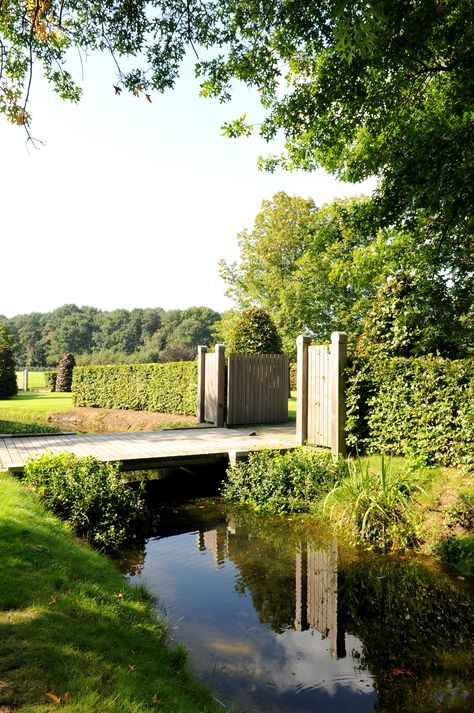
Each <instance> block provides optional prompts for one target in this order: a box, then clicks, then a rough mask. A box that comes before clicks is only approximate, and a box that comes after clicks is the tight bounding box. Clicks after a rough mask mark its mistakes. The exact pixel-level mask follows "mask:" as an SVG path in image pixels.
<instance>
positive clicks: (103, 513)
mask: <svg viewBox="0 0 474 713" xmlns="http://www.w3.org/2000/svg"><path fill="white" fill-rule="evenodd" d="M24 480H25V482H26V483H27V484H28V485H30V486H31V488H32V489H33V490H34V491H35V492H36V493H37V494H38V496H39V497H40V498H41V499H42V500H43V501H45V503H46V504H47V505H48V507H50V508H51V510H53V512H55V513H56V514H57V515H59V516H60V517H62V518H63V519H65V520H67V521H69V522H70V523H71V525H72V527H73V529H74V531H75V532H76V534H78V535H79V536H81V537H84V538H85V539H86V540H88V541H89V542H90V543H91V544H92V545H93V546H94V547H96V548H97V549H99V550H101V551H105V552H115V551H117V550H118V549H120V548H121V547H123V546H124V545H125V544H128V543H130V542H133V541H134V540H135V539H137V538H139V537H140V536H141V535H143V527H144V524H145V523H146V517H144V515H145V514H146V507H145V504H144V501H143V497H142V492H141V491H140V490H138V491H135V490H133V489H132V488H131V487H130V486H129V485H127V484H126V482H125V481H124V480H123V479H122V477H121V474H120V472H119V469H118V465H117V464H112V463H101V462H100V461H98V460H97V459H95V458H92V457H84V458H82V457H78V456H75V455H73V454H70V453H60V454H57V455H53V454H51V453H46V454H44V455H42V456H40V457H38V458H29V459H28V460H27V461H26V463H25V469H24Z"/></svg>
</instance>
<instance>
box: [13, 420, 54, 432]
mask: <svg viewBox="0 0 474 713" xmlns="http://www.w3.org/2000/svg"><path fill="white" fill-rule="evenodd" d="M0 433H9V434H20V433H35V434H37V433H60V430H59V428H56V427H55V426H47V425H46V424H44V423H23V422H21V421H7V420H5V419H3V418H2V419H0Z"/></svg>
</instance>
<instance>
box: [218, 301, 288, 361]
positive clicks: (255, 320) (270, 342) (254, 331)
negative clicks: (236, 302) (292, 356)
mask: <svg viewBox="0 0 474 713" xmlns="http://www.w3.org/2000/svg"><path fill="white" fill-rule="evenodd" d="M226 347H227V349H228V351H229V352H234V353H237V354H281V352H282V346H281V339H280V335H279V334H278V331H277V328H276V327H275V324H274V322H273V320H272V318H271V317H270V315H269V314H268V312H267V310H266V309H263V308H262V307H249V309H247V310H245V312H243V313H242V314H241V315H240V317H239V319H238V320H237V321H236V323H235V326H234V331H233V334H232V335H230V341H229V343H228V344H226Z"/></svg>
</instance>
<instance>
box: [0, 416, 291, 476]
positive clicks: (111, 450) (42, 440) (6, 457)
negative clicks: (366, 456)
mask: <svg viewBox="0 0 474 713" xmlns="http://www.w3.org/2000/svg"><path fill="white" fill-rule="evenodd" d="M295 446H296V432H295V425H294V424H282V425H272V426H256V427H255V428H254V429H253V428H252V427H250V428H248V427H247V428H232V429H229V428H189V429H176V430H166V429H164V430H162V431H149V432H127V433H99V434H77V435H76V434H47V435H44V434H43V435H38V436H25V435H22V436H17V435H15V436H10V435H4V436H1V435H0V469H3V470H9V471H22V470H23V468H24V464H25V461H26V459H27V458H29V457H35V456H40V455H42V454H43V453H46V452H50V453H64V452H66V453H74V454H75V455H77V456H94V457H95V458H97V459H98V460H100V461H104V462H119V463H120V464H121V468H122V470H128V471H133V470H152V469H155V468H169V467H173V466H176V467H178V466H190V465H199V464H205V463H219V462H222V463H228V462H235V461H236V460H238V459H239V458H244V457H245V456H246V455H247V454H248V453H250V452H252V451H259V450H264V449H272V450H288V449H290V448H294V447H295Z"/></svg>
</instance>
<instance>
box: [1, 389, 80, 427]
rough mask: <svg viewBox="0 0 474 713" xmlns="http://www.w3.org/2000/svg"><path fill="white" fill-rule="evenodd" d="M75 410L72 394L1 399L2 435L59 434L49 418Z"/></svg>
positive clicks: (25, 395) (45, 394)
mask: <svg viewBox="0 0 474 713" xmlns="http://www.w3.org/2000/svg"><path fill="white" fill-rule="evenodd" d="M72 408H73V402H72V394H65V393H57V394H56V393H50V392H44V393H32V392H28V393H22V392H20V393H19V394H18V395H17V396H13V397H11V398H9V399H0V433H58V432H59V430H60V429H58V428H56V427H54V426H50V425H48V422H49V416H50V414H52V413H56V412H57V411H69V410H71V409H72Z"/></svg>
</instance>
